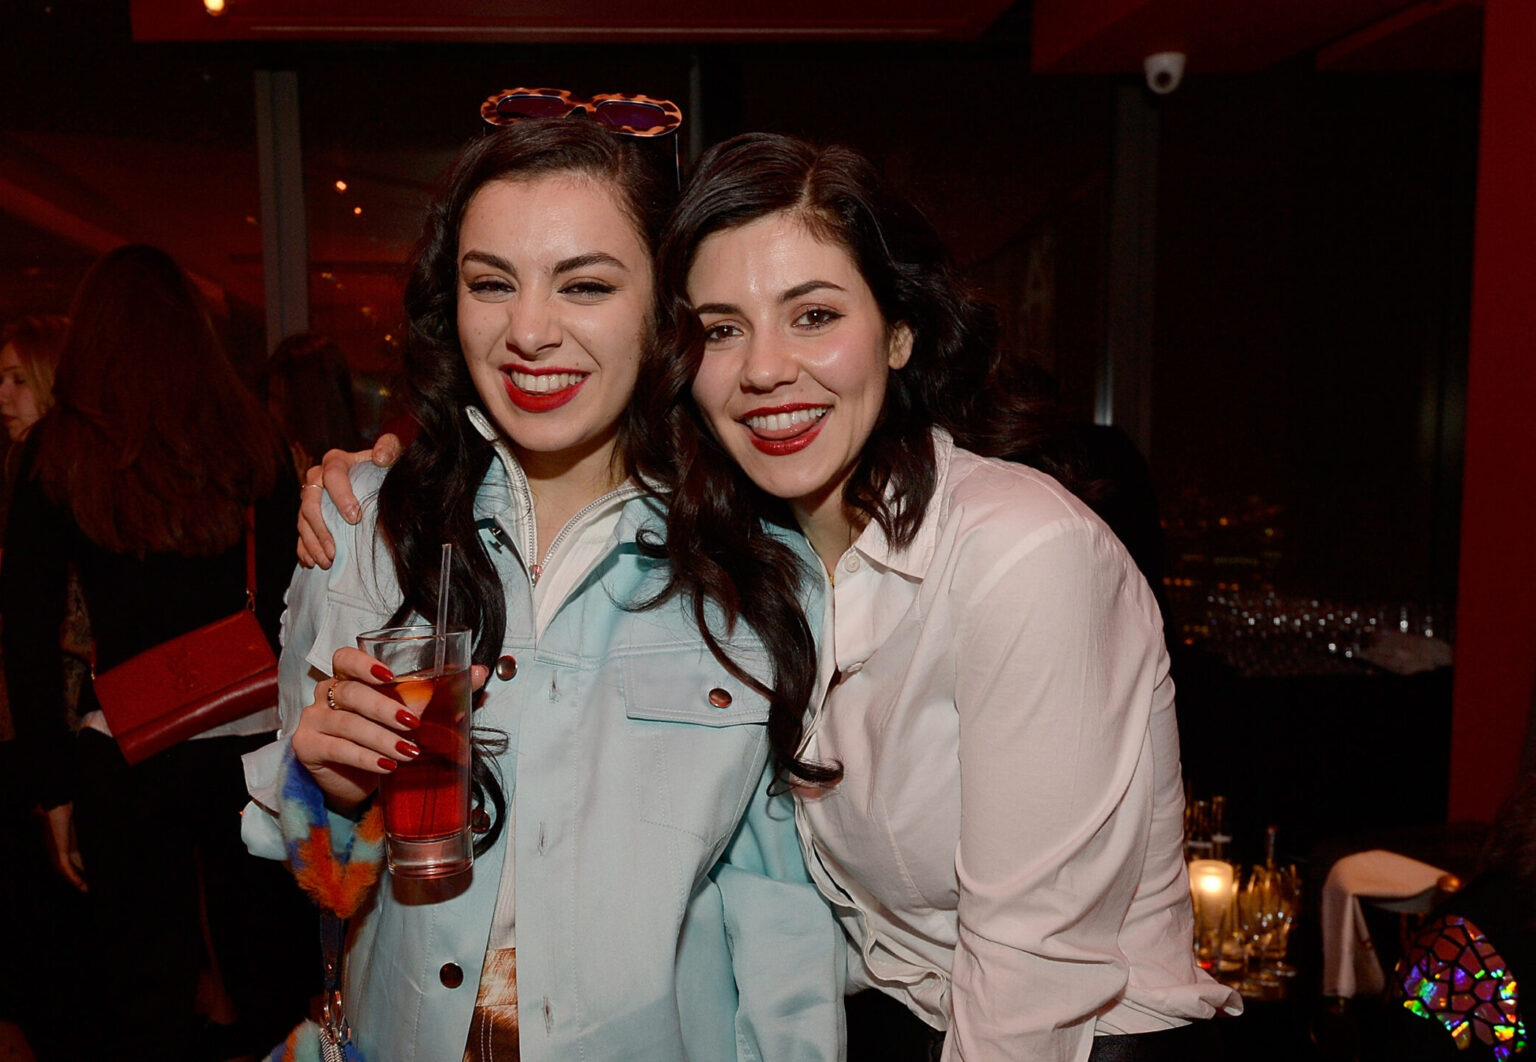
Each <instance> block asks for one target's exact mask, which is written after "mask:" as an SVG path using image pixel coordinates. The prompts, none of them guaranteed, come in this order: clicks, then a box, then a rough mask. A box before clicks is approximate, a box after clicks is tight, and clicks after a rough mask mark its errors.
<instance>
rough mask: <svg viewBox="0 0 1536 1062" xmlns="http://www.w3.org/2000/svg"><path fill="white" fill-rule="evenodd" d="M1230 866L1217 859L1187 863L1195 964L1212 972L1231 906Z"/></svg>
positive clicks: (1217, 957)
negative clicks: (1193, 927)
mask: <svg viewBox="0 0 1536 1062" xmlns="http://www.w3.org/2000/svg"><path fill="white" fill-rule="evenodd" d="M1232 879H1233V871H1232V864H1231V863H1228V862H1225V861H1223V860H1220V859H1191V860H1190V861H1189V891H1190V895H1191V898H1192V899H1193V901H1194V907H1195V961H1197V962H1198V963H1199V964H1200V968H1201V969H1202V970H1214V969H1215V968H1216V967H1217V964H1218V963H1219V962H1220V961H1221V938H1222V930H1223V927H1224V926H1225V925H1226V921H1227V911H1228V909H1229V908H1230V907H1231V906H1232Z"/></svg>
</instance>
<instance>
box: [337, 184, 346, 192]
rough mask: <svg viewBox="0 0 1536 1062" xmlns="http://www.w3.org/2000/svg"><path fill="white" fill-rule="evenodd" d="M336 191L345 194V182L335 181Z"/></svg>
mask: <svg viewBox="0 0 1536 1062" xmlns="http://www.w3.org/2000/svg"><path fill="white" fill-rule="evenodd" d="M336 190H337V191H338V192H345V191H346V190H347V182H346V181H337V182H336Z"/></svg>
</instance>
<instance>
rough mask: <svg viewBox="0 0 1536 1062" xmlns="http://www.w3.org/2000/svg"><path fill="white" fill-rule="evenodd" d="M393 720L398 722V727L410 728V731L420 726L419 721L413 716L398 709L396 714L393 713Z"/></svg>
mask: <svg viewBox="0 0 1536 1062" xmlns="http://www.w3.org/2000/svg"><path fill="white" fill-rule="evenodd" d="M395 718H396V719H398V720H399V721H400V725H401V726H404V727H410V728H411V729H412V730H414V729H416V728H417V727H418V726H420V725H421V720H420V719H417V718H416V717H415V716H414V715H412V714H411V713H410V712H408V711H406V710H405V709H404V708H402V709H400V710H399V711H398V712H396V713H395Z"/></svg>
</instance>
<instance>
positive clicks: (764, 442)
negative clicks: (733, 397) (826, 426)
mask: <svg viewBox="0 0 1536 1062" xmlns="http://www.w3.org/2000/svg"><path fill="white" fill-rule="evenodd" d="M829 408H831V407H829V406H825V405H821V404H819V403H816V402H792V403H787V404H785V405H782V406H763V407H760V408H758V409H754V410H750V411H748V412H747V413H745V414H743V415H742V416H740V417H738V418H736V419H737V421H738V422H739V423H740V424H741V425H742V426H743V427H745V428H746V429H747V438H748V440H750V441H751V443H752V445H753V446H755V447H757V448H758V450H760V451H762V452H763V453H765V454H767V455H768V456H769V457H784V456H786V455H788V454H794V453H799V452H800V451H801V450H804V449H805V448H806V447H807V446H809V445H811V443H813V442H815V441H816V436H818V435H820V434H821V422H822V421H823V420H824V419H825V415H826V412H827V410H828V409H829ZM801 411H809V412H810V414H811V415H809V416H805V417H796V416H794V414H796V413H800V412H801ZM769 417H777V418H786V419H788V420H789V422H790V423H788V424H787V425H780V424H776V423H773V422H769V423H761V422H760V423H759V424H757V425H756V426H754V425H753V424H751V423H749V422H750V421H753V420H758V419H759V418H769Z"/></svg>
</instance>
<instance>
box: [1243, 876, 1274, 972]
mask: <svg viewBox="0 0 1536 1062" xmlns="http://www.w3.org/2000/svg"><path fill="white" fill-rule="evenodd" d="M1274 878H1275V872H1274V870H1273V869H1272V868H1269V867H1264V866H1256V867H1253V868H1251V869H1250V870H1249V871H1248V875H1247V877H1246V879H1245V880H1244V882H1243V884H1242V888H1241V889H1240V890H1239V891H1238V896H1237V923H1238V925H1239V926H1241V929H1242V934H1243V938H1244V941H1245V942H1246V945H1247V973H1246V976H1245V977H1244V978H1243V985H1242V989H1241V990H1242V991H1244V992H1251V993H1252V994H1255V995H1263V994H1266V993H1268V992H1271V991H1273V990H1274V989H1276V988H1278V987H1279V984H1280V978H1279V977H1278V976H1277V975H1276V974H1275V973H1274V972H1273V971H1272V970H1269V969H1267V968H1266V966H1265V964H1264V956H1265V954H1266V953H1267V951H1268V950H1269V949H1270V948H1271V947H1272V944H1271V941H1272V939H1273V938H1274V936H1275V933H1276V930H1277V928H1278V925H1279V921H1280V919H1279V908H1280V904H1279V898H1278V893H1279V890H1278V889H1277V888H1276V886H1275V881H1274Z"/></svg>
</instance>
